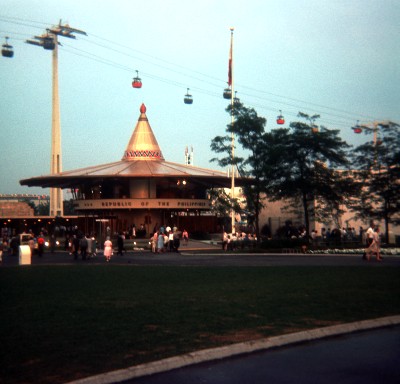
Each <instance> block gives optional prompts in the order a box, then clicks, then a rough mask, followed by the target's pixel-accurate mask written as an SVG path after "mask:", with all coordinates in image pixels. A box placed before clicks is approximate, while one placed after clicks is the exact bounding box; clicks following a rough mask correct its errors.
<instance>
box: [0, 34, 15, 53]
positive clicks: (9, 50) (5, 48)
mask: <svg viewBox="0 0 400 384" xmlns="http://www.w3.org/2000/svg"><path fill="white" fill-rule="evenodd" d="M1 54H2V56H4V57H13V56H14V51H13V49H12V45H9V44H8V37H6V43H5V44H3V45H2V50H1Z"/></svg>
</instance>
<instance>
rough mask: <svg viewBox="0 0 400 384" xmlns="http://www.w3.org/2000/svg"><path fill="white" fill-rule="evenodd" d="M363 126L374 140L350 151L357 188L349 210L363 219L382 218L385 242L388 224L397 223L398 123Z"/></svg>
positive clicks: (399, 198) (399, 187)
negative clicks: (370, 126) (351, 152)
mask: <svg viewBox="0 0 400 384" xmlns="http://www.w3.org/2000/svg"><path fill="white" fill-rule="evenodd" d="M363 129H364V131H365V133H373V134H374V136H375V139H374V140H373V141H369V142H367V143H365V144H362V145H360V146H358V147H357V148H355V150H354V152H353V157H352V158H353V165H354V167H355V170H354V171H353V172H352V175H353V178H354V180H355V182H356V183H357V185H358V189H357V196H356V198H355V199H353V204H352V210H353V211H355V212H357V216H358V217H359V218H362V219H364V220H368V219H375V220H379V221H380V220H383V221H384V223H385V236H386V242H387V243H388V242H389V226H390V224H400V214H399V213H400V126H399V125H398V124H396V123H392V122H386V123H381V124H374V126H373V128H369V127H363ZM378 134H379V135H378Z"/></svg>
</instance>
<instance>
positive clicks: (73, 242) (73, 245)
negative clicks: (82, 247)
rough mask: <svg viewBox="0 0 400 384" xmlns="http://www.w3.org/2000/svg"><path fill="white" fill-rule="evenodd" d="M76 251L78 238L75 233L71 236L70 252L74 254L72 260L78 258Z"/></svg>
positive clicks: (77, 249)
mask: <svg viewBox="0 0 400 384" xmlns="http://www.w3.org/2000/svg"><path fill="white" fill-rule="evenodd" d="M78 251H79V239H78V237H77V236H76V235H74V236H73V238H72V253H73V255H74V260H78Z"/></svg>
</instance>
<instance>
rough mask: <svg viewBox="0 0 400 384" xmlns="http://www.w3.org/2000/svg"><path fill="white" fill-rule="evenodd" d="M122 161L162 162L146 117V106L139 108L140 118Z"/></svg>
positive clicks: (162, 158) (159, 150)
mask: <svg viewBox="0 0 400 384" xmlns="http://www.w3.org/2000/svg"><path fill="white" fill-rule="evenodd" d="M122 160H129V161H130V160H163V161H164V157H163V155H162V153H161V149H160V147H159V145H158V143H157V139H156V137H155V136H154V133H153V130H152V129H151V127H150V124H149V121H148V120H147V116H146V106H145V105H144V104H142V105H141V107H140V116H139V119H138V122H137V124H136V127H135V130H134V131H133V133H132V136H131V139H130V140H129V143H128V146H127V147H126V150H125V152H124V156H123V157H122Z"/></svg>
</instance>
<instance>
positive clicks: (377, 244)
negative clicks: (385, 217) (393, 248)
mask: <svg viewBox="0 0 400 384" xmlns="http://www.w3.org/2000/svg"><path fill="white" fill-rule="evenodd" d="M365 253H366V258H367V260H368V261H369V260H370V259H371V254H372V253H375V254H376V261H382V257H381V238H380V235H379V227H375V230H374V232H373V239H372V242H371V244H370V245H369V247H368V248H367V249H366V250H365Z"/></svg>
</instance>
